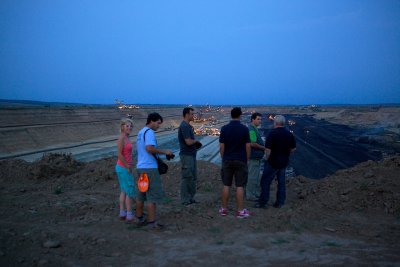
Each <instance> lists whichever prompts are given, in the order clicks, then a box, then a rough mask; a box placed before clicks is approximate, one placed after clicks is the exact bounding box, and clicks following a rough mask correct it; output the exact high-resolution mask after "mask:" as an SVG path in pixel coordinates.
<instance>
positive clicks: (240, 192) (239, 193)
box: [236, 187, 244, 211]
mask: <svg viewBox="0 0 400 267" xmlns="http://www.w3.org/2000/svg"><path fill="white" fill-rule="evenodd" d="M243 199H244V188H243V187H237V188H236V205H237V209H238V211H241V210H243V209H244V200H243Z"/></svg>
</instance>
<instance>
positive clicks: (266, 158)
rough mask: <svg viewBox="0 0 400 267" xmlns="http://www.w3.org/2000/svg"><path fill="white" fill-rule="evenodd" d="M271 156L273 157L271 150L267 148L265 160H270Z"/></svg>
mask: <svg viewBox="0 0 400 267" xmlns="http://www.w3.org/2000/svg"><path fill="white" fill-rule="evenodd" d="M269 155H271V149H269V148H265V160H268V158H269Z"/></svg>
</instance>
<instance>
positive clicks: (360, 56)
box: [0, 0, 400, 105]
mask: <svg viewBox="0 0 400 267" xmlns="http://www.w3.org/2000/svg"><path fill="white" fill-rule="evenodd" d="M0 99H21V100H38V101H56V102H74V103H92V104H112V103H114V100H115V99H120V100H123V101H124V103H132V104H136V103H137V104H206V103H208V104H237V105H240V104H243V105H245V104H266V105H267V104H299V105H301V104H370V103H400V1H398V0H396V1H394V0H393V1H389V0H376V1H363V0H358V1H352V0H333V1H321V0H316V1H300V0H295V1H268V0H262V1H261V0H260V1H257V0H254V1H252V0H250V1H243V0H240V1H239V0H238V1H235V0H229V1H219V0H213V1H205V0H202V1H188V0H186V1H174V0H170V1H133V0H127V1H118V0H117V1H100V0H92V1H85V0H83V1H73V0H68V1H64V0H62V1H61V0H49V1H40V0H38V1H32V0H18V1H17V0H1V1H0Z"/></svg>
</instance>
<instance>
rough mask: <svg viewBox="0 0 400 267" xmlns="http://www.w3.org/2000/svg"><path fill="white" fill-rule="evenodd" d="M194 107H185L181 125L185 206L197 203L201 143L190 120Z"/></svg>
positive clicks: (182, 201)
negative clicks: (198, 151)
mask: <svg viewBox="0 0 400 267" xmlns="http://www.w3.org/2000/svg"><path fill="white" fill-rule="evenodd" d="M193 111H194V109H193V108H191V107H186V108H184V109H183V120H182V122H181V124H180V125H179V131H178V140H179V147H180V151H179V157H180V161H181V167H182V180H181V203H182V204H183V205H185V206H187V205H190V204H193V203H196V201H195V200H194V195H195V194H196V187H197V163H196V154H197V149H198V148H200V147H201V145H202V144H201V143H200V142H199V141H196V140H195V139H194V130H193V127H192V126H191V125H190V122H191V121H193V120H194V112H193Z"/></svg>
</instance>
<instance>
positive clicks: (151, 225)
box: [145, 221, 165, 230]
mask: <svg viewBox="0 0 400 267" xmlns="http://www.w3.org/2000/svg"><path fill="white" fill-rule="evenodd" d="M145 227H146V229H149V230H163V229H164V227H165V226H164V225H162V224H159V223H158V222H156V221H155V222H151V223H147V225H146V226H145Z"/></svg>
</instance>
